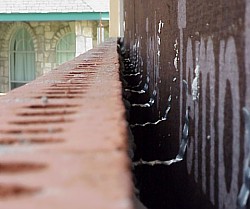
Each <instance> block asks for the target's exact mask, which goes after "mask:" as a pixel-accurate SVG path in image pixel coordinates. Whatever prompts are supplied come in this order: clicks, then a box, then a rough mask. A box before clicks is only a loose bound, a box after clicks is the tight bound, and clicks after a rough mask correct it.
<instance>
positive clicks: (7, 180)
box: [0, 42, 133, 209]
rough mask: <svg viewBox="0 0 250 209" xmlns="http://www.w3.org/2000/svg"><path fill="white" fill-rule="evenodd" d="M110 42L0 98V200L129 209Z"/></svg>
mask: <svg viewBox="0 0 250 209" xmlns="http://www.w3.org/2000/svg"><path fill="white" fill-rule="evenodd" d="M118 70H119V64H118V56H117V53H116V44H115V42H108V43H106V44H105V45H102V46H101V47H99V48H96V49H93V50H90V51H88V52H87V53H85V54H83V55H81V56H79V57H77V58H76V59H75V60H72V61H70V62H67V63H65V64H63V65H60V66H59V67H58V68H57V69H55V70H53V71H51V72H49V73H48V74H46V75H45V76H42V77H40V78H39V79H37V80H35V81H33V82H31V83H29V84H27V85H25V86H22V87H20V88H17V89H15V90H13V91H11V92H9V93H8V94H7V95H6V96H3V97H1V98H0V107H1V114H0V119H1V124H0V156H1V161H0V205H1V208H5V209H17V208H26V209H29V208H30V209H34V208H37V209H38V208H43V209H45V208H48V209H51V208H60V209H69V208H74V209H78V208H79V209H82V208H84V209H93V208H94V209H112V208H114V209H132V208H133V205H132V199H131V197H132V183H131V174H130V161H129V159H128V156H127V123H126V121H125V118H124V117H125V110H124V107H123V103H122V99H121V98H122V97H121V83H120V81H119V73H118Z"/></svg>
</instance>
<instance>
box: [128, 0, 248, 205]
mask: <svg viewBox="0 0 250 209" xmlns="http://www.w3.org/2000/svg"><path fill="white" fill-rule="evenodd" d="M249 8H250V1H249V0H230V1H228V0H227V1H226V0H225V1H215V0H214V1H213V0H212V1H205V0H204V1H203V0H201V1H193V0H178V1H170V0H169V1H162V0H158V1H151V0H146V1H145V0H144V1H142V0H141V1H133V0H130V1H125V21H126V30H125V41H126V46H127V49H130V53H131V56H132V55H133V54H134V52H133V50H132V49H133V46H134V48H135V49H136V50H134V51H136V53H138V54H139V56H140V58H139V60H140V62H139V67H140V69H141V70H142V71H143V74H144V80H145V77H146V76H147V75H148V76H150V90H149V93H150V92H152V91H153V90H156V91H157V92H158V97H157V104H156V105H155V106H154V107H153V108H152V109H151V113H150V114H151V120H154V119H155V118H157V117H158V116H159V115H160V114H161V113H162V111H163V110H164V108H165V107H166V101H167V98H168V97H169V95H172V106H171V112H170V114H169V117H168V121H167V122H166V123H164V125H162V124H160V125H159V126H156V127H155V128H154V129H152V128H151V129H150V130H149V129H148V130H147V132H146V131H145V130H144V132H140V133H138V141H140V142H139V149H140V146H141V147H142V148H141V150H139V153H140V154H139V156H138V159H139V158H140V157H142V158H144V159H147V160H153V159H161V160H168V159H171V158H174V157H175V155H176V154H177V153H178V146H179V141H180V140H181V139H182V131H183V127H184V123H185V113H186V110H188V114H189V122H190V123H189V142H188V146H187V151H186V155H185V159H184V162H180V163H179V164H176V165H174V166H172V168H165V169H163V171H162V172H165V176H164V177H162V178H161V182H162V184H161V185H158V187H157V186H155V187H156V189H158V191H159V193H157V194H155V196H156V195H159V196H161V195H162V196H163V197H162V198H159V199H158V201H162V203H163V205H164V204H165V205H166V204H167V203H164V201H167V200H168V197H167V195H165V194H166V193H167V191H168V190H167V188H166V187H164V186H165V184H169V182H172V181H174V182H175V183H174V184H175V185H172V187H171V189H172V193H174V194H175V197H177V201H179V200H182V202H183V204H181V203H180V204H179V205H178V204H177V205H174V206H173V207H172V208H174V207H176V208H227V209H231V208H232V209H233V208H237V196H238V195H239V193H240V189H241V186H242V184H243V183H244V181H245V180H244V178H245V177H244V166H246V163H247V160H248V154H249V149H248V143H249V142H248V140H249V139H248V137H247V136H244V134H245V133H247V130H248V129H247V127H246V126H245V125H246V124H247V120H245V119H244V115H243V108H244V107H246V108H247V111H250V108H249V106H250V100H249V89H250V85H249V81H248V80H249V70H250V64H249V55H250V52H249V46H250V44H249V40H250V39H249V38H250V37H249V34H250V33H249V30H250V29H249V28H250V18H249V17H250V15H249ZM195 69H196V71H195ZM196 81H198V82H196ZM185 83H187V88H186V85H185ZM197 90H198V91H197ZM247 111H246V112H247ZM138 132H139V131H138ZM145 133H146V134H145ZM150 133H151V135H150ZM148 172H149V173H150V172H152V171H148ZM177 173H178V174H177ZM151 174H152V173H151ZM154 174H155V175H157V172H155V173H154ZM171 174H172V175H171ZM168 175H170V176H171V177H170V180H168V182H166V181H167V180H166V179H168ZM151 177H152V175H151ZM156 178H157V177H156V176H153V177H152V178H151V179H156ZM155 181H156V180H155ZM158 181H160V180H159V179H158ZM145 182H146V180H145V179H144V181H143V180H142V182H141V184H143V183H144V185H143V186H142V188H144V195H148V196H147V197H145V199H148V198H150V194H151V196H153V195H154V194H153V193H152V192H150V191H146V189H145V188H146V187H147V186H146V185H145ZM158 183H159V182H158ZM151 191H152V188H151ZM164 192H165V194H164ZM146 193H147V194H146ZM145 201H147V200H145ZM179 202H181V201H179ZM148 204H150V203H148ZM155 204H156V203H155ZM158 208H160V206H159V207H158ZM248 208H249V204H248Z"/></svg>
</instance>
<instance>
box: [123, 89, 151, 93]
mask: <svg viewBox="0 0 250 209" xmlns="http://www.w3.org/2000/svg"><path fill="white" fill-rule="evenodd" d="M125 91H127V92H132V93H137V94H145V93H146V91H145V90H140V91H136V90H133V89H125Z"/></svg>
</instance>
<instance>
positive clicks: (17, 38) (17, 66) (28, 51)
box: [10, 28, 36, 89]
mask: <svg viewBox="0 0 250 209" xmlns="http://www.w3.org/2000/svg"><path fill="white" fill-rule="evenodd" d="M35 72H36V71H35V51H34V44H33V40H32V37H31V35H30V34H29V33H28V31H27V30H26V29H25V28H20V29H18V30H17V31H16V32H15V34H14V35H13V37H12V39H11V43H10V88H11V89H13V88H16V87H19V86H22V85H24V84H26V83H27V82H29V81H31V80H33V79H35Z"/></svg>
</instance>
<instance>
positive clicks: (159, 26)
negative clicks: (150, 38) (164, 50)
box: [158, 20, 164, 33]
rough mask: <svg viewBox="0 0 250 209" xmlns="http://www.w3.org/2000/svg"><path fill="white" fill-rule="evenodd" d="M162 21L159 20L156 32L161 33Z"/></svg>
mask: <svg viewBox="0 0 250 209" xmlns="http://www.w3.org/2000/svg"><path fill="white" fill-rule="evenodd" d="M163 26H164V23H163V22H162V21H161V20H160V22H159V24H158V33H161V29H162V28H163Z"/></svg>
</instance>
